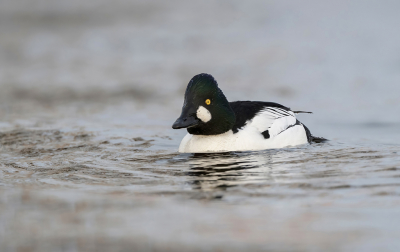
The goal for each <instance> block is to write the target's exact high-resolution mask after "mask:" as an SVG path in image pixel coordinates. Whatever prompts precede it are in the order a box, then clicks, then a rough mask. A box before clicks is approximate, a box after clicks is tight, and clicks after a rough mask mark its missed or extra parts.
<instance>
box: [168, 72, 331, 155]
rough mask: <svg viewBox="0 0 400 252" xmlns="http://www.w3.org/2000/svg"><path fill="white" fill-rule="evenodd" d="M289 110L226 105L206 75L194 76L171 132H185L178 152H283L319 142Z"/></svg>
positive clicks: (242, 103)
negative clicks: (288, 147)
mask: <svg viewBox="0 0 400 252" xmlns="http://www.w3.org/2000/svg"><path fill="white" fill-rule="evenodd" d="M295 113H310V112H304V111H291V110H290V109H289V108H288V107H285V106H282V105H280V104H278V103H274V102H260V101H236V102H228V100H227V99H226V97H225V95H224V94H223V93H222V91H221V89H219V88H218V84H217V81H216V80H215V79H214V77H212V76H211V75H209V74H205V73H202V74H198V75H196V76H194V77H193V78H192V79H191V80H190V81H189V84H188V86H187V88H186V92H185V100H184V103H183V107H182V113H181V116H180V117H179V118H178V119H177V120H176V121H175V122H174V124H173V125H172V128H173V129H181V128H187V131H188V134H187V135H186V136H185V137H184V138H183V139H182V142H181V144H180V146H179V152H186V153H207V152H227V151H249V150H264V149H273V148H282V147H287V146H295V145H301V144H307V143H311V142H322V141H325V140H326V139H324V138H319V137H314V136H312V135H311V133H310V131H309V130H308V128H307V127H306V126H305V125H303V124H302V123H301V122H299V121H298V120H297V119H296V116H295Z"/></svg>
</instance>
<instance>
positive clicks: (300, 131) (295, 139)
mask: <svg viewBox="0 0 400 252" xmlns="http://www.w3.org/2000/svg"><path fill="white" fill-rule="evenodd" d="M307 143H308V140H307V135H306V132H305V129H304V127H303V125H296V126H293V127H291V128H289V129H287V130H285V131H284V132H282V133H281V134H279V135H277V136H275V137H272V138H269V139H265V138H264V137H263V136H262V135H261V134H260V132H259V131H258V130H257V129H256V128H253V129H252V128H251V127H246V128H245V129H243V130H241V131H239V132H238V133H236V134H233V132H232V131H231V130H230V131H228V132H226V133H224V134H220V135H213V136H203V135H191V134H187V135H186V136H185V137H184V138H183V139H182V142H181V144H180V146H179V152H184V153H207V152H226V151H249V150H265V149H275V148H283V147H287V146H296V145H301V144H307Z"/></svg>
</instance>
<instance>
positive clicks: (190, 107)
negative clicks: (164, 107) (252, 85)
mask: <svg viewBox="0 0 400 252" xmlns="http://www.w3.org/2000/svg"><path fill="white" fill-rule="evenodd" d="M235 120H236V118H235V113H234V112H233V110H232V109H231V107H230V106H229V102H228V100H227V99H226V97H225V95H224V94H223V93H222V91H221V89H219V88H218V84H217V82H216V81H215V79H214V77H212V76H211V75H209V74H205V73H203V74H198V75H196V76H194V77H193V78H192V79H191V80H190V81H189V84H188V86H187V88H186V92H185V100H184V103H183V107H182V113H181V116H180V117H179V118H178V119H177V120H176V121H175V123H174V124H173V125H172V128H174V129H181V128H187V131H188V132H189V133H190V134H194V135H218V134H222V133H225V132H227V131H229V130H231V129H232V127H233V125H234V124H235Z"/></svg>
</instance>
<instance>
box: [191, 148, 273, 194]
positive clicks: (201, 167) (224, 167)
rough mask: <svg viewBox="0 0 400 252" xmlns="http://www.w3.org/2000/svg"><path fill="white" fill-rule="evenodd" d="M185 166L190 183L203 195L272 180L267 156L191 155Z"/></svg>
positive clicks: (247, 153) (263, 154)
mask: <svg viewBox="0 0 400 252" xmlns="http://www.w3.org/2000/svg"><path fill="white" fill-rule="evenodd" d="M188 163H189V166H190V170H189V171H188V172H187V175H189V176H191V177H193V180H191V181H190V183H191V184H192V185H193V187H194V188H196V189H201V190H204V191H209V190H214V189H216V188H220V189H225V188H227V187H232V186H236V185H240V184H253V183H262V182H265V181H266V180H271V179H272V176H271V168H272V153H270V152H239V153H234V152H230V153H216V154H192V155H191V156H190V157H189V159H188Z"/></svg>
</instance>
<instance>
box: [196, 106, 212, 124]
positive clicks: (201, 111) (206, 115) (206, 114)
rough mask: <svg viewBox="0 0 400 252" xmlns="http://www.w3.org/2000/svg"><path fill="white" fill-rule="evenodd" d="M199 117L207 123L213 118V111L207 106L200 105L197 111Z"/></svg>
mask: <svg viewBox="0 0 400 252" xmlns="http://www.w3.org/2000/svg"><path fill="white" fill-rule="evenodd" d="M196 116H197V118H199V119H200V120H201V121H202V122H204V123H206V122H208V121H210V120H211V113H210V111H208V110H207V109H206V108H205V107H203V106H199V108H198V109H197V112H196Z"/></svg>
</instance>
